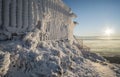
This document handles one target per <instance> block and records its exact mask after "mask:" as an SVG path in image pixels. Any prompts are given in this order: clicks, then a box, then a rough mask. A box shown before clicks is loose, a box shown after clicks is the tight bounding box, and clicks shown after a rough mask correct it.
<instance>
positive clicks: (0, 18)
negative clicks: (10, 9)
mask: <svg viewBox="0 0 120 77" xmlns="http://www.w3.org/2000/svg"><path fill="white" fill-rule="evenodd" d="M1 27H2V0H0V28H1Z"/></svg>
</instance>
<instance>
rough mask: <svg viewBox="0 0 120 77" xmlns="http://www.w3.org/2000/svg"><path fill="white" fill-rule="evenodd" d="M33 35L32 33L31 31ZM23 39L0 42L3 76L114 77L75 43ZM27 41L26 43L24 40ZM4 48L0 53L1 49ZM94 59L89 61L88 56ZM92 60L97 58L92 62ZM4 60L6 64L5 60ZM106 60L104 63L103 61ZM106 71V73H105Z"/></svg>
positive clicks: (95, 57)
mask: <svg viewBox="0 0 120 77" xmlns="http://www.w3.org/2000/svg"><path fill="white" fill-rule="evenodd" d="M33 34H34V33H33ZM29 35H31V34H28V35H26V37H25V38H23V40H16V41H14V40H13V41H6V42H1V43H0V50H1V58H0V65H2V66H1V67H0V70H2V69H4V71H1V72H4V73H2V75H4V76H7V77H117V76H116V74H115V72H114V71H113V70H112V69H111V68H110V67H109V65H108V64H109V63H108V64H106V65H103V64H101V62H105V60H103V59H101V58H100V56H97V55H95V56H94V55H89V54H90V52H89V53H86V54H83V53H82V52H83V51H81V50H80V49H79V48H78V47H77V46H76V44H73V45H71V44H70V43H69V42H67V41H66V42H65V41H37V42H36V41H35V39H37V38H35V36H37V35H35V36H34V39H32V38H27V37H28V36H29ZM27 40H30V42H28V43H30V45H29V44H28V43H26V41H27ZM3 51H4V52H3ZM86 55H89V57H92V58H94V59H95V60H91V59H90V58H87V57H85V56H86ZM96 60H99V62H100V63H99V62H98V61H96ZM6 62H7V63H6ZM106 63H107V62H106ZM108 73H109V74H108Z"/></svg>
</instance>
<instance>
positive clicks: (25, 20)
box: [22, 0, 28, 32]
mask: <svg viewBox="0 0 120 77" xmlns="http://www.w3.org/2000/svg"><path fill="white" fill-rule="evenodd" d="M27 28H28V0H23V26H22V31H23V32H24V31H26V29H27Z"/></svg>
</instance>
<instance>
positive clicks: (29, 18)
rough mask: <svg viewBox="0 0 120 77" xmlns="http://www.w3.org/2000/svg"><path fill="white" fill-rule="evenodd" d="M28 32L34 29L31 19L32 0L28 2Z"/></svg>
mask: <svg viewBox="0 0 120 77" xmlns="http://www.w3.org/2000/svg"><path fill="white" fill-rule="evenodd" d="M28 25H29V27H28V31H31V30H32V29H33V28H34V18H33V0H29V2H28Z"/></svg>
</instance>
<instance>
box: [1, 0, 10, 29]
mask: <svg viewBox="0 0 120 77" xmlns="http://www.w3.org/2000/svg"><path fill="white" fill-rule="evenodd" d="M9 3H10V0H3V7H4V9H3V24H4V25H3V27H4V28H6V29H7V27H9V10H10V9H9Z"/></svg>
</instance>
